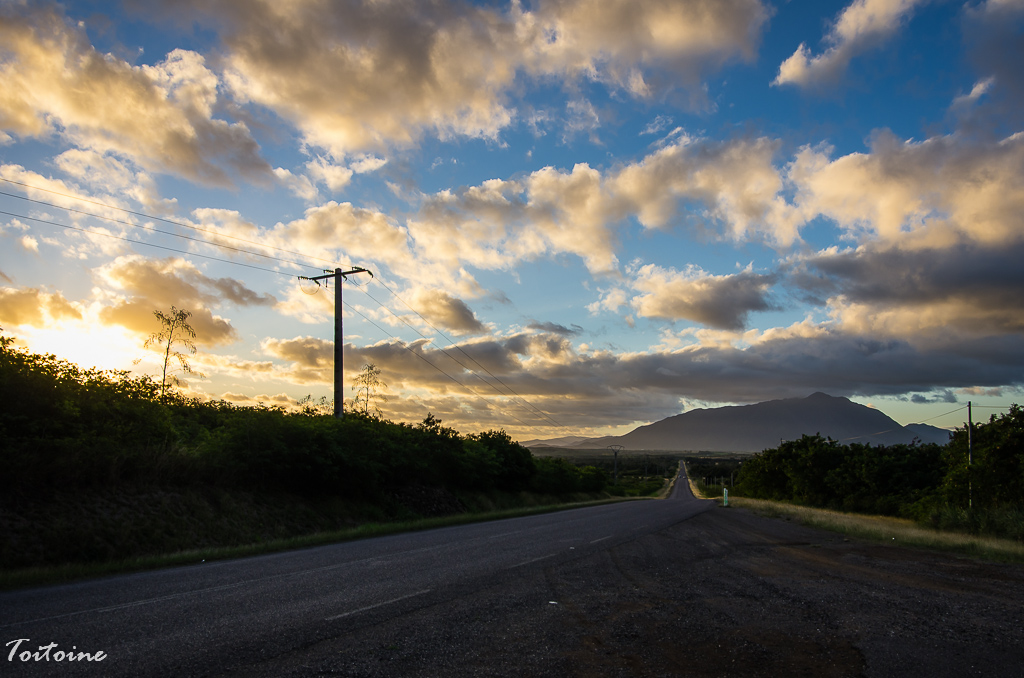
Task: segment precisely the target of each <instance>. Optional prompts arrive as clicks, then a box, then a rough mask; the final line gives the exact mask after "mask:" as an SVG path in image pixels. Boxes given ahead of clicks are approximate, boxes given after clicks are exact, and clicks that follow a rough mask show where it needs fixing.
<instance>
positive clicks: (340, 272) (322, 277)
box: [299, 266, 373, 282]
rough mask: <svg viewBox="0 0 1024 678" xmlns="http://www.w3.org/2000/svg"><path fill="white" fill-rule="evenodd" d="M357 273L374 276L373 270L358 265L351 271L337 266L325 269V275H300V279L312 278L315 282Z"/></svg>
mask: <svg viewBox="0 0 1024 678" xmlns="http://www.w3.org/2000/svg"><path fill="white" fill-rule="evenodd" d="M356 273H368V274H369V275H370V277H371V278H372V277H373V271H371V270H369V269H366V268H360V267H358V266H357V267H355V268H353V269H352V270H351V271H343V270H341V269H340V268H336V269H334V270H333V271H327V270H325V271H324V274H323V275H314V276H304V275H300V276H299V280H312V281H314V282H320V281H321V280H327V279H328V278H337V277H338V276H341V277H342V278H347V277H348V276H350V275H355V274H356Z"/></svg>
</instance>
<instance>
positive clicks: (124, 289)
mask: <svg viewBox="0 0 1024 678" xmlns="http://www.w3.org/2000/svg"><path fill="white" fill-rule="evenodd" d="M97 276H98V278H99V279H100V280H101V281H102V282H103V283H104V284H105V286H106V288H107V289H109V290H111V292H113V293H116V294H119V295H122V296H113V297H112V303H110V305H108V306H106V307H105V308H104V309H103V310H102V312H101V317H102V319H103V320H104V321H105V322H108V323H114V324H118V325H121V326H123V327H126V328H128V329H131V330H132V331H135V332H138V333H140V334H149V333H152V332H154V331H156V330H158V329H159V324H158V323H157V321H156V320H155V319H154V317H153V312H154V311H155V310H160V311H163V312H165V313H166V312H167V311H168V310H169V309H170V307H171V306H175V307H176V308H178V309H184V310H188V311H190V312H191V313H192V317H191V318H190V319H189V324H191V325H192V327H193V329H195V331H196V339H195V341H196V344H197V345H205V346H217V345H221V344H229V343H232V342H234V341H236V340H237V339H238V334H237V332H236V330H235V329H234V327H232V325H231V323H230V322H229V321H228V320H226V319H224V318H222V317H220V316H218V315H216V314H215V313H214V312H213V311H212V310H211V308H213V307H214V306H216V305H219V304H221V303H231V304H234V305H236V306H272V305H273V304H274V303H276V300H275V299H274V298H273V297H272V296H270V295H267V294H259V293H257V292H254V291H253V290H251V289H249V288H248V287H247V286H246V285H244V284H243V283H241V282H239V281H237V280H234V279H232V278H210V277H208V276H206V275H204V274H203V273H202V272H201V271H199V269H198V268H196V266H195V265H194V264H192V263H191V262H188V261H185V260H183V259H177V258H171V259H163V260H153V259H146V258H143V257H140V256H138V255H132V256H126V257H119V258H118V259H115V260H114V261H112V262H111V263H110V264H107V265H105V266H103V267H101V268H100V269H99V270H98V271H97Z"/></svg>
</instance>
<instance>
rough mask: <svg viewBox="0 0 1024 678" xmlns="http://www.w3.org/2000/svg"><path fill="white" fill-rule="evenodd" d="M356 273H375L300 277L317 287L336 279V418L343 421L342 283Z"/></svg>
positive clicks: (360, 270)
mask: <svg viewBox="0 0 1024 678" xmlns="http://www.w3.org/2000/svg"><path fill="white" fill-rule="evenodd" d="M355 273H369V274H370V277H371V278H372V277H373V273H372V272H371V271H368V270H367V269H365V268H358V267H357V268H353V269H352V270H351V271H342V270H341V269H340V268H336V269H334V270H333V271H327V270H325V271H324V274H323V275H318V276H313V277H312V278H307V277H306V276H304V275H300V276H299V280H312V281H313V282H315V283H316V284H317V285H319V284H320V281H321V280H329V279H331V278H334V417H335V418H336V419H341V418H342V417H344V416H345V409H344V405H345V358H344V356H343V355H342V353H343V350H344V346H345V344H344V336H345V335H344V332H343V328H342V323H341V316H342V308H341V283H342V281H344V280H345V278H347V277H348V276H350V275H353V274H355Z"/></svg>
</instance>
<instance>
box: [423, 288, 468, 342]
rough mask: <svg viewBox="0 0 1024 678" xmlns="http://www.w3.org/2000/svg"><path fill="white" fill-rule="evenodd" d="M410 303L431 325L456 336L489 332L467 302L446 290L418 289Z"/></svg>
mask: <svg viewBox="0 0 1024 678" xmlns="http://www.w3.org/2000/svg"><path fill="white" fill-rule="evenodd" d="M410 301H411V304H412V306H413V308H415V309H416V311H417V312H418V313H419V314H420V315H422V316H423V317H424V318H426V319H427V321H428V322H429V323H431V324H432V325H440V326H441V327H442V328H444V329H447V330H450V331H452V332H454V333H455V334H460V335H461V334H482V333H484V332H486V331H487V328H486V327H485V326H484V324H483V323H481V322H480V321H479V320H478V319H477V317H476V314H474V313H473V311H472V309H470V308H469V306H467V305H466V302H464V301H462V300H461V299H457V298H455V297H453V296H451V295H450V294H448V293H447V292H445V291H444V290H438V289H418V290H416V291H415V293H414V294H413V295H412V297H411V299H410Z"/></svg>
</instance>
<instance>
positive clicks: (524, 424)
mask: <svg viewBox="0 0 1024 678" xmlns="http://www.w3.org/2000/svg"><path fill="white" fill-rule="evenodd" d="M343 303H344V305H345V307H346V308H348V309H349V310H350V311H352V312H353V313H356V314H357V315H359V316H360V317H362V319H363V320H365V321H366V322H368V323H370V324H371V325H373V326H374V327H376V328H377V329H378V330H380V331H381V332H382V333H383V334H385V335H390V333H389V332H388V331H387V330H385V329H384V328H383V327H381V326H380V325H378V324H377V323H375V322H374V321H373V320H370V318H368V317H367V316H366V315H365V314H364V313H363V312H362V311H360V310H359V309H357V308H355V307H353V306H352V305H350V304H348V303H346V302H343ZM401 346H402V348H404V349H405V350H406V351H409V352H410V353H412V354H413V355H414V356H416V357H417V358H419V359H420V360H422V361H423V362H425V363H427V364H428V365H430V366H431V367H433V368H434V369H435V370H437V371H438V372H440V373H441V374H443V375H444V376H446V377H448V378H449V379H451V380H452V381H454V382H455V383H456V384H458V385H459V386H461V387H462V388H465V389H468V390H469V391H470V393H472V394H473V395H480V394H478V393H477V392H476V391H474V390H473V389H472V388H471V387H470V386H468V385H466V384H463V383H462V382H461V381H459V380H458V379H456V378H455V377H453V376H452V375H450V374H448V373H447V372H445V371H444V370H443V369H441V368H440V367H438V366H437V365H435V364H434V363H433V362H431V361H430V359H428V358H427V357H426V356H425V355H423V354H422V353H417V352H416V351H414V350H413V349H412V348H410V347H409V345H408V344H406V343H404V342H403V343H402V344H401ZM481 397H482V396H481ZM505 415H506V416H509V417H511V418H512V419H515V420H516V421H518V422H519V423H520V424H522V425H523V426H530V424H527V423H526V422H525V421H523V420H522V419H520V418H519V417H517V416H515V415H514V414H511V413H509V412H505Z"/></svg>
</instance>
